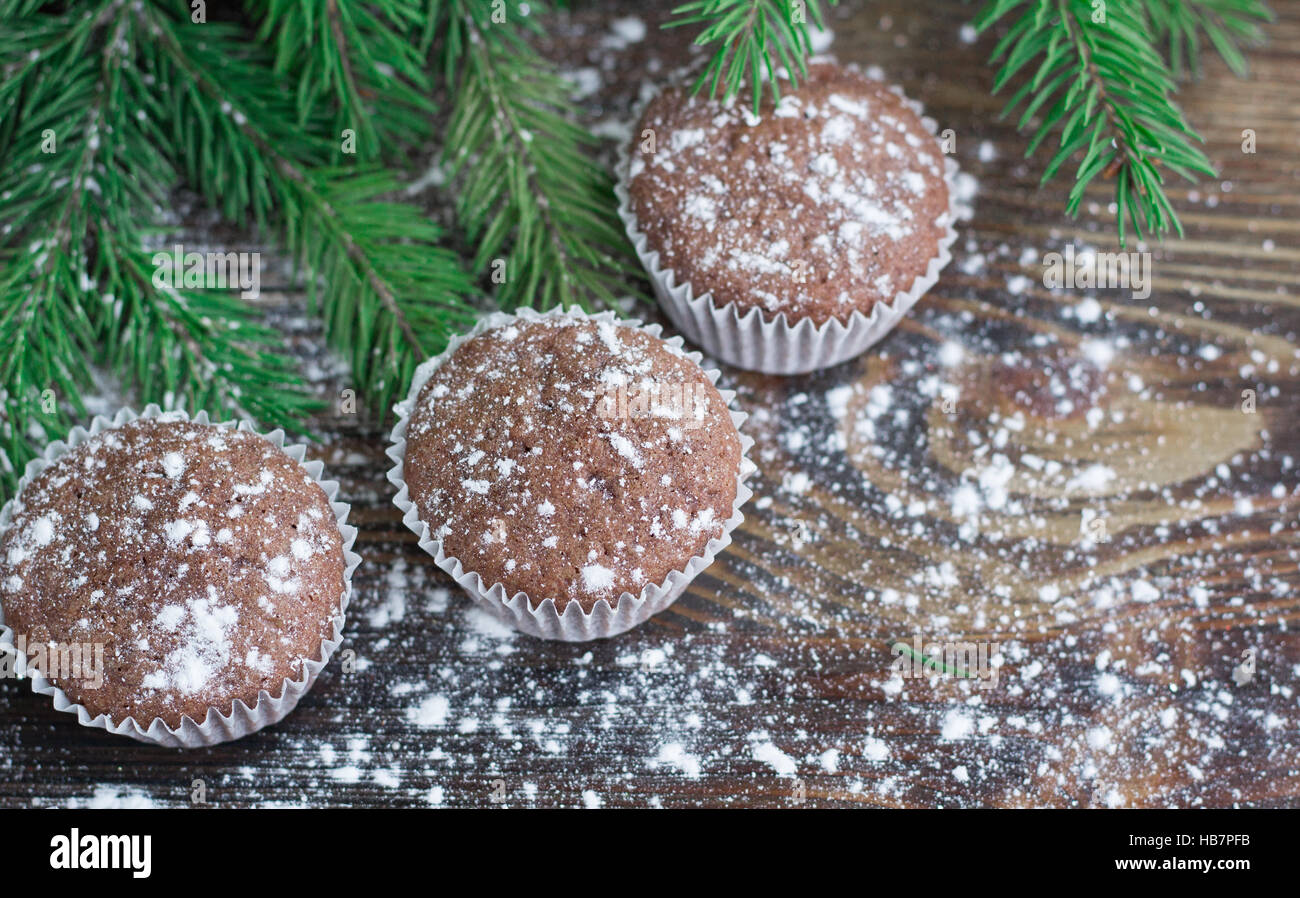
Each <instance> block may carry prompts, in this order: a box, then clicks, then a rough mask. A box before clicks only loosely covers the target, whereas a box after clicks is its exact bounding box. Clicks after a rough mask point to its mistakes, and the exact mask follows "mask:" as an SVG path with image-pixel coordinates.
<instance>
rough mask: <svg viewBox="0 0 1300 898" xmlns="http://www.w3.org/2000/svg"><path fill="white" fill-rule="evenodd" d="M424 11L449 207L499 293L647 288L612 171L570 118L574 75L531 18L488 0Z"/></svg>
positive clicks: (448, 1)
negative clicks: (561, 71) (440, 107)
mask: <svg viewBox="0 0 1300 898" xmlns="http://www.w3.org/2000/svg"><path fill="white" fill-rule="evenodd" d="M431 15H432V16H433V17H435V19H436V21H437V23H438V28H439V33H440V35H441V37H442V40H441V44H440V50H439V53H440V55H439V61H440V64H441V68H442V70H443V72H444V74H445V76H446V77H447V79H448V82H449V84H450V85H451V86H452V88H453V94H454V102H453V108H452V111H451V121H450V123H449V124H448V127H447V134H446V138H445V146H446V151H445V161H446V164H447V167H448V169H449V174H450V176H451V178H452V179H454V180H456V181H457V187H458V191H457V196H456V212H457V218H458V221H459V223H460V225H461V227H462V229H463V230H464V231H465V234H466V237H467V239H469V240H470V241H472V242H475V243H476V244H477V249H476V252H475V255H474V260H473V267H474V270H475V271H476V272H480V273H489V274H490V276H491V279H492V281H493V283H494V284H496V285H497V289H496V299H497V301H498V302H499V303H500V304H501V305H502V306H504V307H506V308H515V307H518V306H533V307H536V308H546V307H549V306H554V305H571V304H578V305H581V306H584V307H587V308H591V307H593V306H607V305H610V304H613V303H614V302H615V301H616V300H617V299H619V298H620V297H622V296H626V295H628V294H629V293H634V292H636V293H638V294H639V295H642V296H643V295H644V290H643V288H641V287H640V285H642V284H643V283H644V280H643V278H644V273H643V272H642V271H641V267H640V266H639V265H638V264H637V263H636V259H635V256H634V254H633V252H632V247H631V244H630V243H629V242H628V239H627V236H626V234H625V233H624V231H623V228H622V225H621V223H620V221H619V219H618V216H617V214H616V213H615V203H614V198H613V179H612V178H611V176H610V175H609V173H608V172H607V171H605V170H604V168H603V167H601V166H599V165H597V164H595V163H594V162H593V161H592V159H591V153H592V150H593V148H594V146H595V140H594V138H592V136H591V135H590V134H589V133H588V132H587V131H585V130H584V129H583V128H581V127H579V126H578V125H576V124H574V121H573V120H574V119H575V118H576V112H575V110H574V109H573V108H572V105H571V104H570V103H569V101H568V97H569V95H570V93H571V88H570V85H569V84H568V83H567V82H566V81H565V80H564V79H563V78H561V77H559V76H558V75H557V74H556V73H555V71H554V68H553V66H551V65H550V64H549V63H548V62H547V61H546V60H544V59H542V58H541V57H540V56H538V55H537V53H536V52H535V51H533V50H532V48H531V47H530V46H529V45H528V44H527V43H526V41H524V40H523V37H522V34H523V33H526V32H528V31H535V30H536V29H537V26H536V24H535V22H534V20H533V19H531V18H528V17H526V16H523V15H521V14H520V13H519V12H518V10H517V9H514V11H512V12H511V13H510V15H511V16H512V18H510V19H508V20H506V21H494V19H493V15H494V4H493V3H492V2H490V0H445V2H443V0H434V2H433V5H432V8H431ZM499 259H500V260H502V261H503V262H504V270H502V269H501V266H500V263H499V262H498V261H497V260H499Z"/></svg>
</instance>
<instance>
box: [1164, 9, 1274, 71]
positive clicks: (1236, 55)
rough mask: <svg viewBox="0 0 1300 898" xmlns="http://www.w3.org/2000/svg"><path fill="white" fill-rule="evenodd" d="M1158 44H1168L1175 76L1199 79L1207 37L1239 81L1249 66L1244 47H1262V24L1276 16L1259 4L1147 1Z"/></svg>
mask: <svg viewBox="0 0 1300 898" xmlns="http://www.w3.org/2000/svg"><path fill="white" fill-rule="evenodd" d="M1144 6H1145V7H1146V13H1147V18H1148V20H1149V22H1150V23H1151V26H1152V29H1153V34H1152V37H1153V39H1154V40H1155V41H1157V42H1159V41H1167V42H1168V44H1169V66H1170V68H1171V69H1172V70H1173V73H1174V76H1175V77H1177V78H1183V77H1186V76H1187V75H1197V74H1199V73H1200V70H1201V59H1200V47H1201V40H1202V38H1203V37H1204V38H1205V39H1207V40H1208V41H1209V42H1210V45H1211V46H1212V47H1214V49H1215V51H1217V52H1218V54H1219V56H1221V57H1222V58H1223V61H1224V62H1225V63H1227V65H1228V68H1230V69H1232V71H1233V73H1234V74H1235V75H1236V76H1237V77H1238V78H1244V77H1246V74H1247V71H1248V66H1247V65H1246V57H1245V55H1244V54H1243V53H1242V52H1241V47H1243V46H1246V45H1255V44H1260V43H1262V42H1263V40H1264V32H1263V31H1262V30H1261V28H1260V24H1261V23H1263V22H1271V21H1273V13H1272V11H1271V10H1270V9H1269V8H1268V6H1266V5H1265V4H1264V3H1262V2H1260V0H1145V2H1144Z"/></svg>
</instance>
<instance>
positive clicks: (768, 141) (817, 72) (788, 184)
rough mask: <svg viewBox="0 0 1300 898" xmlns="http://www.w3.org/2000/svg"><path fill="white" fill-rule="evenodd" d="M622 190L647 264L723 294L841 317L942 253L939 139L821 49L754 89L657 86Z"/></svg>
mask: <svg viewBox="0 0 1300 898" xmlns="http://www.w3.org/2000/svg"><path fill="white" fill-rule="evenodd" d="M628 159H629V170H628V185H629V186H628V193H629V197H630V202H631V208H632V211H633V213H634V214H635V216H636V220H637V227H638V228H639V229H640V230H641V232H642V233H644V234H645V237H646V241H647V244H648V246H649V248H650V249H651V250H654V251H657V252H658V253H659V265H660V267H662V268H664V269H666V270H670V271H672V272H674V274H675V275H676V278H677V281H678V283H689V284H690V285H691V287H692V289H693V290H694V292H695V294H696V295H697V296H698V295H702V294H704V293H711V294H712V296H713V301H714V302H715V304H717V305H718V306H719V307H720V308H722V307H725V306H726V305H727V304H729V303H734V304H735V305H736V306H737V308H738V310H739V311H740V313H741V314H744V313H745V312H748V311H749V310H750V309H751V308H759V309H760V310H761V311H762V314H763V317H764V318H765V319H767V320H772V319H774V318H776V317H777V316H778V315H781V314H784V315H785V316H786V319H787V321H788V322H789V323H791V324H794V323H796V322H798V321H801V320H803V319H805V318H809V319H812V320H813V321H814V322H815V323H816V324H819V325H820V324H823V323H825V322H827V321H829V320H830V319H832V318H836V319H838V320H840V321H841V322H845V323H847V322H848V320H849V318H850V317H851V316H852V314H853V312H854V311H858V312H861V313H863V314H864V315H869V314H870V313H871V309H872V307H873V306H874V305H875V304H876V303H878V302H891V301H892V300H893V299H894V297H895V296H897V295H898V293H899V292H907V291H909V290H910V289H911V287H912V284H913V282H914V281H915V280H916V279H917V277H918V276H920V275H923V274H924V273H925V272H926V270H927V268H928V267H929V264H930V261H931V260H932V259H934V258H935V257H936V256H937V255H938V254H939V243H940V241H941V239H942V237H943V235H944V233H945V230H946V226H947V219H948V215H949V196H948V185H947V182H946V181H945V179H944V157H943V152H942V150H941V148H940V146H939V144H938V142H937V141H936V140H935V137H934V135H933V134H932V133H931V132H930V131H929V130H928V129H927V128H926V126H925V124H924V123H923V122H922V121H921V119H920V117H919V116H918V115H917V114H916V113H915V112H913V111H912V110H911V109H910V108H909V107H908V106H907V104H906V103H905V101H904V100H903V98H902V97H900V96H899V95H898V94H896V93H894V92H893V91H892V90H890V88H889V86H888V85H886V84H885V83H884V82H882V81H878V80H875V79H873V78H870V77H868V76H867V75H865V74H863V73H862V72H860V71H858V70H857V69H854V68H848V67H841V66H838V65H836V64H833V63H817V64H814V65H811V66H810V67H809V71H808V77H807V79H805V80H801V81H800V83H799V85H798V87H797V88H794V87H791V86H790V85H789V84H785V85H784V86H783V87H782V90H781V99H780V101H779V102H774V101H773V100H772V98H771V96H770V95H769V96H767V97H766V98H765V99H764V102H763V105H762V106H761V107H760V111H759V114H758V115H757V116H755V115H754V113H753V108H752V106H750V105H748V104H747V103H746V102H745V100H744V99H743V98H733V99H731V100H730V101H725V102H724V101H722V100H719V99H716V98H710V97H706V96H703V95H699V96H692V95H691V93H690V90H689V89H688V88H685V87H670V88H667V89H665V90H664V91H662V92H661V93H660V94H659V95H658V96H657V97H656V98H655V99H654V100H652V101H651V102H650V104H649V105H648V106H647V108H646V110H645V112H644V114H643V115H642V118H641V121H640V123H639V124H638V125H637V127H636V130H635V132H634V134H633V137H632V143H631V145H630V147H629V154H628Z"/></svg>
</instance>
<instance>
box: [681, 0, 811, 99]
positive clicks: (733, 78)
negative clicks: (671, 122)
mask: <svg viewBox="0 0 1300 898" xmlns="http://www.w3.org/2000/svg"><path fill="white" fill-rule="evenodd" d="M830 2H831V4H832V5H834V3H835V2H836V0H830ZM673 15H674V16H677V18H675V19H673V20H672V21H670V22H667V23H665V24H664V27H665V28H678V27H681V26H684V25H702V26H703V27H702V28H701V30H700V33H699V35H698V36H697V37H696V38H695V43H696V44H698V45H700V46H708V45H710V44H716V45H717V47H716V48H715V50H714V54H713V57H712V58H711V59H710V60H709V63H708V65H707V66H706V67H705V69H704V71H702V72H701V73H700V76H699V78H697V79H696V81H695V87H694V90H695V92H696V93H699V92H700V91H702V90H704V89H705V87H707V88H708V92H709V95H710V96H717V94H718V88H719V86H721V87H722V88H723V98H724V99H725V100H730V99H731V98H732V97H735V96H737V95H739V94H740V92H741V90H742V88H743V86H744V84H745V83H746V81H748V83H749V84H750V87H751V92H752V96H753V104H754V114H755V115H757V114H758V110H759V106H760V103H761V101H762V98H763V85H764V84H766V85H768V86H769V87H770V89H771V92H772V98H773V100H779V99H780V98H781V93H780V88H779V86H778V82H779V80H781V79H780V77H778V75H779V74H783V75H784V76H785V77H786V78H787V79H788V80H789V82H790V83H791V85H793V86H796V87H797V86H798V83H799V79H800V78H802V77H804V76H806V75H807V74H808V62H807V60H808V56H809V55H810V54H811V53H812V39H811V37H809V34H808V25H809V23H810V22H811V23H812V24H814V25H816V26H817V28H818V29H819V30H820V29H822V28H823V27H824V26H823V22H822V13H821V6H820V4H819V3H818V2H817V0H806V2H802V0H695V2H691V3H684V4H682V5H681V6H678V7H677V8H675V9H674V10H673Z"/></svg>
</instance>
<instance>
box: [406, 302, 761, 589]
mask: <svg viewBox="0 0 1300 898" xmlns="http://www.w3.org/2000/svg"><path fill="white" fill-rule="evenodd" d="M740 464H741V443H740V438H739V434H738V433H737V431H736V427H735V425H734V424H733V422H732V419H731V415H730V413H729V411H728V409H727V406H726V403H725V401H724V400H723V398H722V396H721V395H720V394H719V393H718V391H717V389H716V388H715V387H714V386H713V384H712V383H711V382H710V380H709V378H708V376H707V375H705V373H704V372H703V371H702V370H701V369H700V367H699V366H698V365H696V364H695V363H694V362H693V361H691V360H690V359H689V358H687V357H686V356H685V354H683V353H682V352H681V351H680V350H678V349H677V348H675V347H673V346H671V345H669V344H667V343H665V342H664V341H662V340H659V339H658V338H657V337H655V336H652V335H651V334H648V333H646V332H644V331H642V330H639V329H637V328H635V327H630V326H622V325H619V324H615V323H613V322H611V321H607V320H606V321H601V320H592V319H587V318H571V317H563V316H555V317H547V318H539V319H534V320H525V319H515V320H513V322H512V323H510V324H508V325H505V326H500V327H495V328H491V329H488V330H485V331H484V332H483V333H481V334H478V335H477V336H474V337H472V338H470V339H469V340H467V341H465V342H464V343H463V344H461V345H460V346H459V347H458V348H457V349H456V350H455V352H454V353H453V354H452V355H451V356H450V357H448V358H447V359H446V360H445V361H443V362H442V364H441V365H439V366H438V368H437V369H436V370H435V371H434V372H433V374H432V376H430V378H429V379H428V381H427V382H426V383H425V384H424V386H423V387H422V388H421V389H420V391H419V393H418V395H417V396H416V399H415V402H414V405H413V409H412V411H411V416H410V421H409V424H408V427H407V429H406V455H405V462H404V477H405V481H406V485H407V488H408V490H409V495H410V498H411V501H412V502H413V503H414V507H415V509H416V511H417V513H418V515H419V518H420V520H421V521H422V522H424V523H425V524H426V525H427V526H428V527H429V530H430V532H431V535H432V536H434V537H436V538H437V539H439V540H441V541H442V548H443V551H444V553H445V554H446V555H448V556H452V557H454V558H456V559H458V560H459V561H460V562H461V564H462V565H463V566H464V568H465V570H466V571H470V572H475V573H477V574H478V575H479V576H480V577H482V579H483V583H484V589H488V588H491V587H492V586H494V585H496V584H498V583H499V584H501V585H502V586H503V587H504V588H505V593H506V596H507V597H513V596H515V595H517V594H518V593H525V594H526V595H527V596H528V599H529V603H530V605H531V606H532V607H533V608H536V607H538V606H539V605H540V604H541V603H543V602H544V601H545V600H547V599H552V600H554V602H555V607H556V609H557V610H558V611H560V612H563V611H564V609H565V608H566V607H567V606H568V605H569V604H570V603H573V602H577V603H579V605H580V606H581V608H582V609H583V610H584V611H585V612H590V611H591V610H592V609H593V608H594V607H595V605H596V604H597V603H598V602H600V601H601V600H602V599H603V600H606V601H607V602H608V603H609V604H610V605H611V606H617V604H618V602H619V597H620V596H621V595H622V594H623V593H631V594H633V595H638V594H640V592H641V590H642V589H643V588H644V587H645V586H647V585H651V584H654V585H659V584H662V583H663V582H664V580H665V579H666V578H667V577H668V575H669V573H670V572H672V571H677V570H682V569H683V568H684V567H685V566H686V564H687V562H688V561H690V559H692V558H693V557H695V556H697V555H700V554H701V553H702V552H703V550H704V547H705V546H706V544H707V543H708V542H709V540H711V539H713V538H715V537H719V536H720V535H722V533H723V532H724V529H725V527H724V525H725V524H726V522H727V521H728V520H729V519H730V518H731V516H732V512H733V503H734V502H735V500H736V495H737V488H738V483H737V476H738V472H739V469H740Z"/></svg>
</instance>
